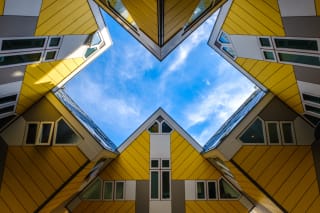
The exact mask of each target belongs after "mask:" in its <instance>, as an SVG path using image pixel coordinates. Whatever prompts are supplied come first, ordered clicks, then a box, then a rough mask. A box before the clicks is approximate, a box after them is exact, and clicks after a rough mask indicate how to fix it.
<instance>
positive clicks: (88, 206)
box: [73, 201, 135, 213]
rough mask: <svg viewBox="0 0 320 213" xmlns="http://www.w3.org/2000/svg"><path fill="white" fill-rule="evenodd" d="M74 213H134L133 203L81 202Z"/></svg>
mask: <svg viewBox="0 0 320 213" xmlns="http://www.w3.org/2000/svg"><path fill="white" fill-rule="evenodd" d="M73 212H75V213H81V212H83V213H85V212H108V213H130V212H132V213H133V212H135V202H134V201H108V202H104V201H95V202H92V201H91V202H90V201H82V202H81V203H80V204H79V205H78V206H77V208H76V209H74V211H73Z"/></svg>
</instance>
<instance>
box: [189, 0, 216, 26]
mask: <svg viewBox="0 0 320 213" xmlns="http://www.w3.org/2000/svg"><path fill="white" fill-rule="evenodd" d="M211 5H212V0H200V1H199V4H198V5H197V7H196V8H195V10H194V11H193V13H192V16H191V17H190V19H189V21H188V22H187V24H186V25H187V26H188V25H190V24H191V23H192V22H194V21H195V20H196V19H198V18H199V17H200V16H201V15H202V14H204V12H205V11H206V10H207V9H208V8H209V7H211Z"/></svg>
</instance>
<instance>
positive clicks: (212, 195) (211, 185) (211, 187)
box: [208, 182, 217, 199]
mask: <svg viewBox="0 0 320 213" xmlns="http://www.w3.org/2000/svg"><path fill="white" fill-rule="evenodd" d="M216 187H217V186H216V182H208V196H209V197H208V198H209V199H216V198H217V193H216Z"/></svg>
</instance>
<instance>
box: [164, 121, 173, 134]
mask: <svg viewBox="0 0 320 213" xmlns="http://www.w3.org/2000/svg"><path fill="white" fill-rule="evenodd" d="M171 131H172V129H171V127H170V126H169V125H168V124H167V123H166V122H163V123H162V132H163V133H170V132H171Z"/></svg>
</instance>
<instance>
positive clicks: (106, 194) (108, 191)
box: [103, 182, 113, 200]
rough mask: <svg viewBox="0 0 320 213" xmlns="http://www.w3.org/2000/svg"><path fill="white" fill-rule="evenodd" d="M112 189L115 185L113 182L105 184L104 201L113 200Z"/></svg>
mask: <svg viewBox="0 0 320 213" xmlns="http://www.w3.org/2000/svg"><path fill="white" fill-rule="evenodd" d="M112 188H113V184H112V182H105V183H104V193H103V199H105V200H112V198H113V197H112Z"/></svg>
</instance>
